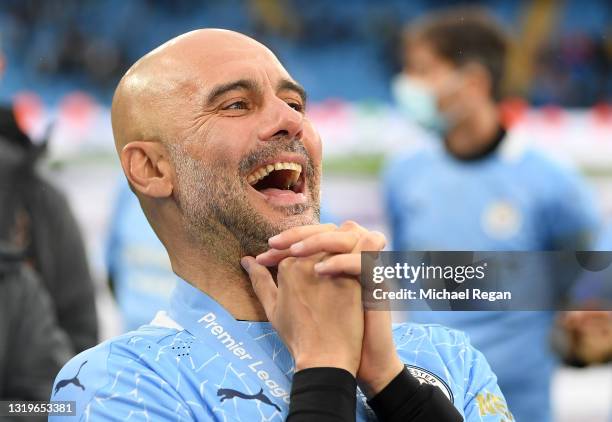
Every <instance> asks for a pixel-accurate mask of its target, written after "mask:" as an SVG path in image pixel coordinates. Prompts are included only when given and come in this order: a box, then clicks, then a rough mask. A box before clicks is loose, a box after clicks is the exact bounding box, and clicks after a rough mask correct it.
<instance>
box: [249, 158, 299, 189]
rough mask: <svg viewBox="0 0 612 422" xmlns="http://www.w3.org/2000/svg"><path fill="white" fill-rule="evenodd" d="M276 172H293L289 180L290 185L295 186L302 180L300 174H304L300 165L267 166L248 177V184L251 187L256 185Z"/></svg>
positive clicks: (278, 164)
mask: <svg viewBox="0 0 612 422" xmlns="http://www.w3.org/2000/svg"><path fill="white" fill-rule="evenodd" d="M274 170H292V174H291V176H290V178H289V184H290V185H294V184H295V183H296V182H297V181H298V179H299V178H300V174H302V166H301V165H300V164H298V163H290V162H279V163H274V164H267V165H265V166H262V167H260V168H258V169H257V170H255V171H254V172H253V173H251V174H250V175H248V176H247V183H248V184H250V185H254V184H256V183H257V182H258V181H260V180H261V179H263V178H264V177H266V176H267V175H268V174H270V173H271V172H273V171H274Z"/></svg>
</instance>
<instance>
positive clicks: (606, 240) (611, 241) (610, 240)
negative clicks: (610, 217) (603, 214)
mask: <svg viewBox="0 0 612 422" xmlns="http://www.w3.org/2000/svg"><path fill="white" fill-rule="evenodd" d="M597 250H599V251H612V224H610V226H608V229H607V230H606V231H604V232H603V234H602V235H601V237H600V238H599V244H598V247H597Z"/></svg>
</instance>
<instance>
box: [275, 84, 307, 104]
mask: <svg viewBox="0 0 612 422" xmlns="http://www.w3.org/2000/svg"><path fill="white" fill-rule="evenodd" d="M276 89H277V90H278V91H295V92H296V93H297V94H298V95H299V96H300V97H301V98H302V102H303V103H304V104H305V103H306V99H307V98H308V95H307V94H306V90H305V89H304V87H303V86H302V85H300V84H298V83H296V82H293V81H292V80H289V79H282V80H281V81H280V82H279V83H278V85H277V87H276Z"/></svg>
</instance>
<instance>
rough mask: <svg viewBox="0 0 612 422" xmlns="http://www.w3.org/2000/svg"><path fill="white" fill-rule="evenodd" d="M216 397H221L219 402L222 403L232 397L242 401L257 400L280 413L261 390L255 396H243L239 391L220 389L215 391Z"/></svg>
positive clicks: (278, 408)
mask: <svg viewBox="0 0 612 422" xmlns="http://www.w3.org/2000/svg"><path fill="white" fill-rule="evenodd" d="M217 396H219V397H221V402H223V400H225V399H233V398H234V397H238V398H239V399H244V400H259V401H260V402H262V403H265V404H269V405H270V406H274V407H275V408H276V410H278V411H279V412H280V411H281V409H280V407H278V406H277V405H276V404H274V403H272V401H271V400H270V399H269V398H268V397H267V396H266V395H265V394H264V393H263V388H262V389H261V390H259V393H257V394H245V393H241V392H240V391H236V390H232V389H231V388H220V389H219V390H217Z"/></svg>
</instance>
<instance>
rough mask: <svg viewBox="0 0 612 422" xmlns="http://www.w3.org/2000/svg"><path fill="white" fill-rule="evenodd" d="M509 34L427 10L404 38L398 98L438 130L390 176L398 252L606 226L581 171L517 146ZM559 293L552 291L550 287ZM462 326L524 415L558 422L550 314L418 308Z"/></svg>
mask: <svg viewBox="0 0 612 422" xmlns="http://www.w3.org/2000/svg"><path fill="white" fill-rule="evenodd" d="M507 48H508V40H507V38H506V36H505V34H504V33H503V31H502V29H501V27H500V26H499V25H497V24H496V23H495V22H494V20H493V19H492V18H491V17H490V16H489V15H488V14H487V13H486V12H484V11H481V10H477V9H455V10H447V11H440V12H437V13H434V14H431V15H429V16H426V17H425V18H423V19H422V21H420V22H418V23H416V24H414V25H411V26H409V27H408V30H407V31H406V34H405V47H404V51H403V54H404V58H405V67H404V70H403V72H402V73H401V74H400V75H399V76H398V77H397V78H396V79H395V80H394V82H393V93H394V95H395V97H396V99H397V102H398V105H399V107H400V108H402V109H403V110H404V111H405V112H406V114H407V116H408V117H409V118H411V119H413V120H414V121H416V122H417V123H418V124H420V125H422V126H424V127H425V128H427V129H430V130H431V131H432V132H434V133H435V134H436V135H437V137H439V139H440V142H439V143H438V144H430V145H428V146H427V147H426V148H424V149H422V150H419V151H417V152H413V153H410V154H408V155H405V156H402V157H400V158H397V159H395V160H394V161H393V162H391V163H390V164H389V166H388V168H387V169H386V173H385V176H384V190H385V196H386V204H387V212H388V216H389V219H390V224H391V229H392V233H393V249H394V250H398V251H399V250H473V251H504V250H505V251H513V250H515V251H521V250H534V251H538V250H555V249H568V250H587V249H589V248H590V247H591V246H592V245H591V240H592V239H593V237H594V235H595V233H596V230H597V227H598V217H597V214H596V212H595V209H594V206H593V200H592V198H591V196H590V195H589V193H588V190H587V188H586V186H585V184H584V182H583V180H582V179H581V178H580V177H579V175H578V174H576V173H575V172H573V171H572V170H570V169H566V168H563V167H561V166H560V165H557V164H556V163H554V162H553V161H551V160H550V159H549V158H547V157H546V156H543V155H541V154H539V153H538V152H536V151H534V150H532V149H530V148H528V147H520V148H517V145H514V144H513V143H512V142H511V139H509V138H510V133H509V132H508V131H507V128H506V127H504V125H503V123H502V119H501V117H500V111H499V108H498V103H499V101H500V99H501V84H502V80H503V78H504V67H505V64H506V63H505V61H506V51H507ZM551 288H552V287H551ZM410 318H411V319H412V320H414V321H418V322H429V323H441V324H443V325H446V326H450V327H453V328H457V329H460V330H464V331H465V332H466V333H467V334H468V335H469V336H470V338H471V340H472V342H473V343H474V344H475V345H476V346H477V347H478V348H479V349H480V350H482V351H483V353H484V354H485V356H486V357H487V359H488V360H489V362H490V363H491V366H492V368H493V369H494V371H495V372H496V373H497V375H498V378H499V384H500V387H501V389H502V391H503V392H504V394H505V395H506V397H507V399H508V404H509V407H510V410H511V411H512V412H513V414H514V415H515V417H516V419H517V420H519V421H538V422H546V421H549V420H550V418H551V409H550V398H549V390H550V383H551V376H552V374H553V370H554V369H555V366H556V359H555V356H554V355H553V353H552V352H551V348H550V345H549V340H548V339H549V335H550V331H551V327H552V323H553V319H554V314H553V313H552V312H421V313H419V312H415V313H413V314H411V315H410Z"/></svg>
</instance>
